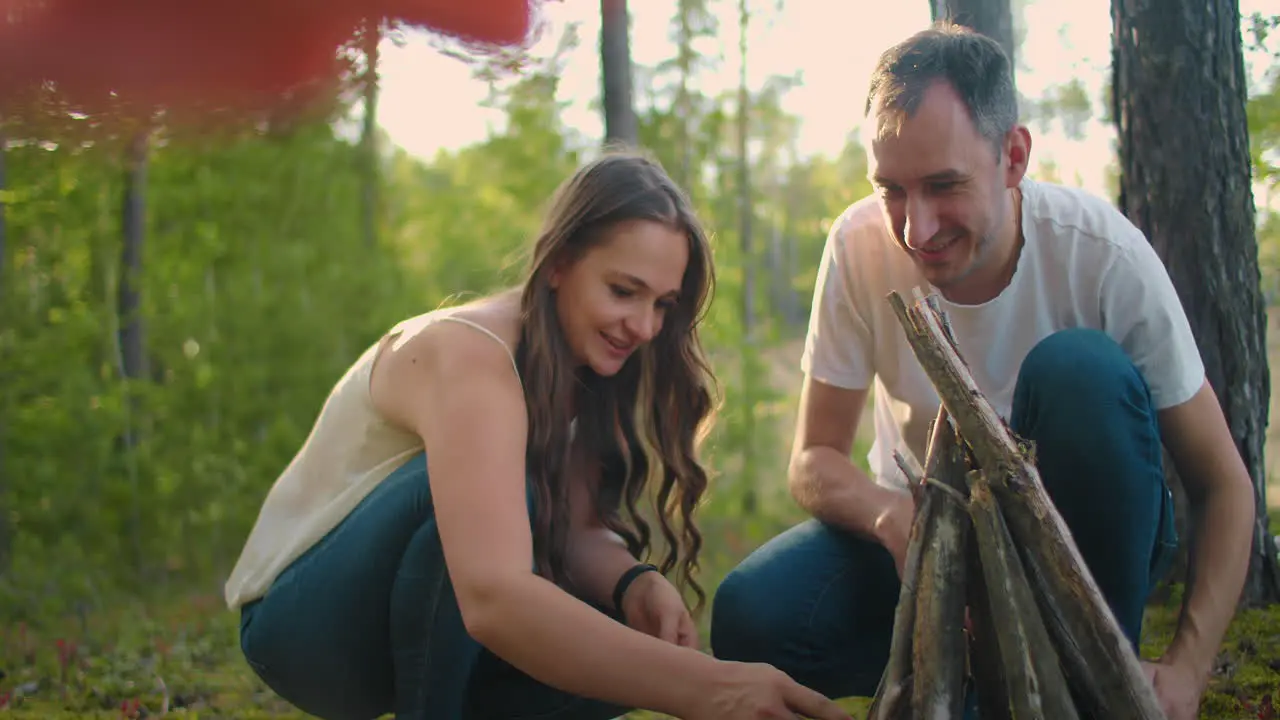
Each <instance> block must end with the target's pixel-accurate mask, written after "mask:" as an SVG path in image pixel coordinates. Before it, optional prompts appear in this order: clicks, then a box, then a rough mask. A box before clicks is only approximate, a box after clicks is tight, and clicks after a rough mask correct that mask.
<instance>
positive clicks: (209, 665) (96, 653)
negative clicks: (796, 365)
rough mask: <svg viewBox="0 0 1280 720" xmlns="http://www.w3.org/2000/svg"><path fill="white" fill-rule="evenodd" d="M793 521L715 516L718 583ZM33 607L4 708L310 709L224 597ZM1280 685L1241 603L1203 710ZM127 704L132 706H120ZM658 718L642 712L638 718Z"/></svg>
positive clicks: (27, 711)
mask: <svg viewBox="0 0 1280 720" xmlns="http://www.w3.org/2000/svg"><path fill="white" fill-rule="evenodd" d="M794 519H795V518H794V517H792V516H791V515H786V514H784V515H780V516H778V517H776V518H774V519H773V520H763V519H760V518H756V519H755V520H754V521H753V522H728V521H727V520H726V521H724V522H720V520H721V519H720V518H713V519H710V521H709V522H708V523H707V527H708V529H709V530H711V532H713V533H714V534H715V536H716V537H719V538H721V539H722V541H721V542H719V543H717V548H718V549H717V551H716V552H715V553H711V554H710V555H709V556H708V567H707V568H706V571H705V573H704V578H705V581H706V587H707V589H708V592H709V593H710V592H711V591H713V589H714V586H715V584H716V582H717V581H718V580H719V579H720V578H721V577H723V574H724V573H725V572H726V571H727V570H728V569H729V568H731V567H732V566H733V565H734V564H735V563H736V562H737V561H738V560H740V559H741V558H742V557H743V556H744V555H745V554H746V553H748V552H750V551H751V550H753V549H754V548H755V547H757V546H758V545H759V543H760V542H763V540H765V539H767V538H768V537H771V536H772V535H773V534H775V533H776V532H777V531H779V530H781V529H782V528H783V527H786V526H787V525H788V524H790V523H791V522H793V521H794ZM1180 598H1181V592H1180V589H1179V588H1177V587H1175V588H1173V589H1172V592H1171V596H1170V598H1169V599H1168V600H1167V601H1166V603H1164V604H1162V605H1158V606H1153V607H1151V608H1150V609H1149V611H1148V613H1147V618H1146V624H1145V627H1144V632H1143V643H1142V649H1143V656H1144V657H1146V658H1155V657H1157V656H1158V655H1159V653H1160V652H1161V651H1162V650H1163V649H1164V647H1165V646H1166V644H1167V643H1168V641H1169V639H1170V638H1171V637H1172V636H1173V633H1174V631H1175V627H1176V622H1177V607H1178V603H1179V602H1180V601H1181V600H1180ZM72 605H74V604H72ZM6 616H7V617H14V615H6ZM25 616H26V617H27V618H29V619H28V621H27V622H25V623H20V624H17V625H15V626H10V627H0V670H3V671H4V673H5V674H4V676H3V677H2V678H0V696H4V695H5V694H6V693H8V697H9V700H8V707H7V710H8V712H9V713H10V714H9V715H5V717H14V718H32V719H34V718H41V719H42V720H43V719H51V720H57V719H58V718H73V717H74V718H97V717H101V718H113V719H118V718H121V717H126V716H128V715H129V714H132V711H133V708H134V707H137V708H141V709H142V712H140V713H138V714H136V715H134V716H137V717H141V716H143V715H148V716H151V715H155V714H157V713H158V712H159V711H160V710H161V709H162V707H163V705H164V702H165V698H166V697H167V698H168V703H169V709H170V714H174V715H179V714H180V716H181V717H192V718H196V717H198V718H206V717H207V718H212V717H217V718H267V717H272V718H304V717H307V716H306V715H304V714H302V713H300V712H298V711H296V710H293V709H292V708H290V707H289V706H288V705H287V704H286V703H284V702H283V701H281V700H280V699H279V698H277V697H276V696H275V695H274V694H273V693H272V692H271V691H270V690H268V689H267V688H266V687H265V686H264V685H263V684H262V682H261V681H259V680H258V679H257V677H256V676H255V675H254V674H253V672H252V671H251V670H250V669H249V667H248V666H247V665H246V664H245V662H244V660H243V658H242V656H241V655H240V652H239V643H238V640H237V625H236V617H235V615H234V614H232V613H228V612H227V611H226V610H225V609H223V606H222V604H221V601H220V600H219V599H218V598H216V597H213V596H209V595H184V596H179V597H172V596H171V597H169V598H168V599H165V598H163V597H161V598H158V599H150V600H148V601H146V602H143V601H140V600H124V601H117V602H110V603H107V602H100V603H99V607H98V608H97V609H96V610H92V611H85V612H80V613H64V612H62V611H61V610H57V611H53V612H52V614H51V613H46V614H43V615H41V614H36V613H32V612H31V611H30V610H28V611H27V612H26V614H25ZM708 620H709V617H708V616H707V615H706V614H704V615H703V617H702V618H701V623H700V624H701V625H702V630H703V647H704V648H705V647H707V645H706V640H707V634H706V629H707V627H706V626H707V624H708ZM59 641H61V643H59ZM162 683H163V684H162ZM1278 689H1280V606H1276V607H1272V608H1266V609H1255V610H1248V611H1244V612H1241V613H1240V614H1239V615H1238V616H1237V617H1236V618H1235V620H1234V622H1233V623H1232V624H1231V626H1230V628H1229V631H1228V636H1227V638H1226V641H1225V642H1224V644H1223V649H1222V653H1221V656H1220V661H1219V662H1218V664H1217V668H1216V670H1215V673H1214V675H1213V678H1212V681H1211V683H1210V687H1209V691H1208V693H1207V694H1206V696H1205V699H1204V706H1203V708H1202V713H1201V717H1202V718H1205V719H1207V720H1215V719H1218V720H1227V719H1230V720H1239V719H1240V718H1249V719H1252V718H1256V717H1260V715H1259V711H1258V710H1257V706H1259V705H1260V703H1262V702H1263V698H1264V697H1265V696H1266V695H1267V694H1268V693H1271V694H1272V695H1273V696H1277V697H1280V692H1278ZM135 702H136V706H135V705H134V703H135ZM122 704H123V705H124V707H125V708H126V710H128V711H129V713H122ZM841 704H842V705H843V706H844V707H846V708H847V709H848V710H849V711H850V712H851V713H852V714H853V716H854V717H856V718H862V717H865V713H866V708H867V704H868V701H867V700H866V699H865V698H850V699H845V700H842V701H841ZM179 710H181V713H178V712H177V711H179ZM0 712H3V711H0ZM660 717H661V716H658V715H655V714H653V713H641V712H636V713H632V714H631V715H630V716H629V719H630V720H640V719H641V718H644V719H645V720H657V719H658V718H660Z"/></svg>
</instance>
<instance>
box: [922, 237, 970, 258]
mask: <svg viewBox="0 0 1280 720" xmlns="http://www.w3.org/2000/svg"><path fill="white" fill-rule="evenodd" d="M959 239H960V237H959V236H956V237H953V238H951V239H950V240H944V241H943V242H940V243H939V242H931V243H929V244H928V245H925V246H924V247H922V248H919V249H917V250H916V251H915V252H916V254H917V255H920V256H921V257H924V258H926V259H929V258H936V257H939V256H940V255H942V254H943V253H945V252H946V251H947V250H949V249H951V246H952V245H955V244H956V242H957V241H958V240H959Z"/></svg>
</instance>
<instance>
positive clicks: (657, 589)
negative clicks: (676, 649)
mask: <svg viewBox="0 0 1280 720" xmlns="http://www.w3.org/2000/svg"><path fill="white" fill-rule="evenodd" d="M620 609H621V610H622V613H623V617H624V618H626V623H627V626H628V627H631V628H633V629H635V630H639V631H640V632H642V633H644V634H646V635H652V636H653V637H656V638H658V639H659V640H665V641H667V642H669V643H671V644H672V645H681V646H683V647H687V648H693V649H694V650H697V649H698V628H697V627H696V626H695V625H694V624H693V617H692V616H690V615H689V608H688V607H687V606H686V605H685V604H684V598H683V597H681V596H680V591H679V590H677V589H676V587H675V586H674V585H672V584H671V582H670V581H669V580H667V579H666V578H665V577H663V576H662V575H660V574H659V573H656V572H646V573H643V574H641V575H640V576H639V577H637V578H636V579H635V580H634V581H632V583H631V586H630V587H628V588H627V591H626V593H624V594H623V596H622V607H621V608H620Z"/></svg>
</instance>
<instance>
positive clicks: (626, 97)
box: [600, 0, 639, 147]
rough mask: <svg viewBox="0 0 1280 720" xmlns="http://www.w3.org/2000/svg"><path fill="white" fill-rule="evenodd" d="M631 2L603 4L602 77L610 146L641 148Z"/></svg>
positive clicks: (610, 0)
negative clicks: (635, 99) (629, 14)
mask: <svg viewBox="0 0 1280 720" xmlns="http://www.w3.org/2000/svg"><path fill="white" fill-rule="evenodd" d="M628 25H629V23H628V18H627V0H600V75H601V80H602V82H603V85H604V136H605V137H604V139H605V143H606V144H612V145H621V146H627V147H634V146H635V145H637V144H639V138H638V136H637V129H636V115H635V107H634V104H633V100H632V90H631V41H630V29H629V27H628Z"/></svg>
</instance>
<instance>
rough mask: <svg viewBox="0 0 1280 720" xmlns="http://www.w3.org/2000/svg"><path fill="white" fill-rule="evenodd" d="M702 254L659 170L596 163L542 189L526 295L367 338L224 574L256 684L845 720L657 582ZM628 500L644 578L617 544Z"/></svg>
mask: <svg viewBox="0 0 1280 720" xmlns="http://www.w3.org/2000/svg"><path fill="white" fill-rule="evenodd" d="M711 262H712V261H711V257H710V251H709V248H708V245H707V240H706V236H705V234H704V232H703V230H702V229H701V227H700V226H699V224H698V221H697V219H696V218H695V216H694V213H693V211H692V210H691V208H690V205H689V201H688V200H687V198H686V197H685V196H684V195H683V194H682V193H681V192H680V191H679V190H678V189H677V188H676V187H675V185H674V184H673V183H672V182H671V180H670V179H669V178H668V177H667V176H666V175H665V174H664V173H663V172H662V170H661V169H660V168H659V167H657V166H656V165H655V164H653V163H652V162H650V161H648V160H646V159H644V158H642V157H637V156H633V155H626V154H608V155H606V156H604V157H602V158H601V159H599V160H597V161H595V162H592V163H590V164H588V165H586V166H585V167H583V168H581V169H580V170H579V171H578V172H577V173H576V174H575V175H574V176H573V177H571V178H570V179H569V180H568V181H567V182H566V183H564V184H563V185H562V187H561V188H560V189H559V190H558V191H557V193H556V195H555V197H554V199H553V204H552V207H551V209H550V213H549V216H548V217H547V220H546V223H545V226H544V228H543V230H542V232H541V234H540V236H539V238H538V240H537V243H536V245H535V247H534V252H533V257H532V263H531V267H530V269H529V272H528V276H527V279H526V280H525V282H524V285H523V288H522V289H520V290H516V291H508V292H504V293H500V294H497V295H494V296H492V297H488V298H485V299H482V300H479V301H477V302H474V303H470V304H467V305H464V306H461V307H456V308H450V309H442V310H437V311H434V312H431V313H427V314H426V315H423V316H420V317H417V318H413V319H410V320H407V321H404V322H402V323H400V324H399V325H397V326H396V327H395V328H393V329H392V330H391V331H390V332H389V333H388V334H387V335H386V336H385V337H383V338H382V339H381V340H380V341H379V342H377V343H375V344H374V345H373V346H372V347H370V348H369V349H368V350H367V351H366V352H365V353H364V354H363V355H362V356H361V357H360V359H359V360H358V361H357V362H356V363H355V364H354V365H353V366H352V367H351V369H350V370H349V371H348V372H347V373H346V375H345V376H344V377H343V378H342V380H341V381H339V383H338V384H337V386H336V387H335V388H334V389H333V391H332V393H331V395H330V396H329V398H328V400H327V401H326V403H325V405H324V408H323V409H322V411H321V413H320V416H319V418H318V420H317V421H316V424H315V427H314V428H313V430H312V433H311V436H310V437H309V438H308V439H307V442H306V444H305V445H304V446H303V447H302V449H301V450H300V452H299V453H298V455H297V457H296V458H295V459H294V460H293V462H292V463H291V464H290V465H289V467H288V468H287V469H286V470H285V472H284V474H283V475H282V476H281V477H280V478H279V479H278V480H277V482H276V484H275V485H274V486H273V487H272V489H271V491H270V493H269V494H268V495H267V498H266V502H265V504H264V506H263V508H262V510H261V513H260V515H259V517H258V520H257V523H256V525H255V526H254V529H253V531H252V533H251V534H250V536H249V539H248V542H247V545H246V547H245V549H244V552H243V554H242V556H241V558H240V561H239V563H238V564H237V566H236V568H235V570H234V571H233V572H232V574H231V577H230V579H229V581H228V582H227V586H226V597H227V602H228V604H229V606H230V607H232V608H233V609H236V608H241V613H242V619H241V631H240V632H241V646H242V648H243V650H244V653H245V656H246V658H247V659H248V661H249V663H250V665H252V667H253V668H254V669H255V671H256V672H258V674H259V675H260V676H261V677H262V679H263V680H264V682H266V683H267V684H268V685H269V686H270V687H271V688H272V689H273V690H275V691H276V692H277V693H278V694H279V695H280V696H282V697H284V698H285V699H287V700H289V701H290V702H292V703H293V704H295V705H297V706H298V707H300V708H301V709H303V710H305V711H307V712H309V713H312V714H315V715H317V716H320V717H324V718H372V717H376V716H378V715H381V714H384V713H387V712H393V711H394V712H395V713H396V715H397V717H404V718H439V719H442V720H455V719H460V718H522V717H528V718H533V717H536V718H556V719H557V720H570V719H572V720H589V719H592V718H599V719H603V718H610V717H614V716H617V715H620V714H622V713H624V712H626V709H627V708H646V709H652V710H656V711H659V712H664V713H667V714H669V715H674V716H676V717H681V718H688V719H690V720H704V719H706V720H710V719H711V718H735V719H736V718H774V717H787V718H791V717H795V716H796V714H803V715H805V716H809V717H815V718H831V719H833V720H834V719H837V718H838V719H844V720H847V718H848V716H847V715H846V714H845V713H844V712H842V711H841V710H840V709H839V708H838V707H837V706H836V705H835V704H834V703H832V702H831V701H830V700H828V699H826V698H824V697H822V696H821V695H818V694H817V693H814V692H812V691H810V690H808V689H807V688H803V687H801V686H799V685H797V684H796V683H794V682H793V681H791V680H790V679H789V678H787V677H786V676H785V675H783V674H782V673H781V672H779V671H777V670H776V669H774V668H772V667H770V666H767V665H758V664H740V663H728V662H723V661H718V660H715V659H714V658H712V657H710V656H709V655H707V654H704V653H702V652H699V651H698V649H697V633H696V630H695V628H694V624H693V621H692V619H691V617H690V613H689V611H688V609H687V608H686V606H685V602H684V599H683V596H682V594H681V592H680V591H679V590H677V588H676V586H675V585H673V584H672V583H670V582H668V581H667V579H666V578H665V575H666V574H667V573H668V572H675V573H676V575H677V581H678V584H682V585H687V586H689V587H691V588H692V590H693V592H694V593H695V595H696V596H697V600H698V602H697V604H698V607H699V608H700V607H701V605H702V603H703V599H704V596H703V593H702V591H701V589H700V588H699V587H698V586H697V584H696V582H694V581H693V579H692V577H691V571H692V570H693V569H694V568H696V566H697V555H698V550H699V547H700V544H701V537H700V535H699V534H698V531H697V528H696V526H695V525H694V523H693V517H692V516H693V511H694V508H695V507H696V505H697V503H698V501H699V499H700V498H701V496H702V493H703V491H704V489H705V488H706V483H707V481H706V474H705V472H704V470H703V468H702V467H701V466H700V465H699V463H698V461H697V458H696V455H695V444H696V441H697V439H698V436H699V433H700V430H701V429H703V427H702V426H703V425H704V424H705V423H706V422H707V421H708V420H709V419H710V416H711V410H712V403H711V394H710V383H711V373H710V371H709V370H708V368H707V366H706V364H705V362H704V360H703V356H702V352H701V348H700V347H699V342H698V336H697V324H698V321H699V319H700V317H701V314H702V312H703V310H704V308H705V305H706V302H707V299H708V297H709V295H710V290H711V286H712V284H713V277H714V276H713V270H712V266H711ZM653 484H656V487H653V486H652V485H653ZM649 499H652V500H653V501H654V512H655V514H656V515H657V519H658V522H659V525H660V532H661V533H662V536H663V539H664V541H665V545H666V546H667V547H668V548H670V549H669V550H668V551H667V552H666V553H665V555H664V557H663V558H662V561H661V570H660V571H654V570H655V568H654V567H653V566H651V565H646V564H644V563H641V562H638V561H637V558H638V557H644V556H645V555H646V554H647V553H648V551H649V550H650V545H651V535H652V533H651V530H650V528H649V525H648V524H647V523H646V522H645V520H644V519H643V518H642V516H641V514H640V512H641V511H640V504H641V503H642V502H643V501H646V500H649ZM677 527H678V528H679V531H678V532H677V530H676V528H677Z"/></svg>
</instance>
